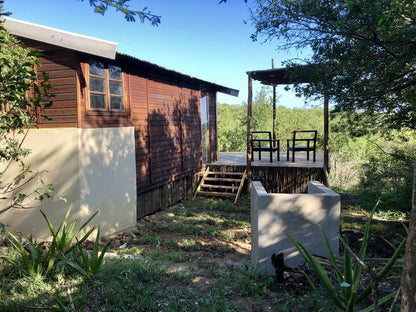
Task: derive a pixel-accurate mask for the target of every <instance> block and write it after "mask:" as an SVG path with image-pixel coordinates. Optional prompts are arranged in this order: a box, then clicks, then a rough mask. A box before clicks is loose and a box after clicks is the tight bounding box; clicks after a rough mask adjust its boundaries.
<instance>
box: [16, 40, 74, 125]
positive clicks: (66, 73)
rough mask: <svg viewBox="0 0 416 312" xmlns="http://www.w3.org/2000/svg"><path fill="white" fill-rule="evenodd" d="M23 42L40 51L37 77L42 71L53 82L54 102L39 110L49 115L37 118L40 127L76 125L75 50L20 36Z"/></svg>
mask: <svg viewBox="0 0 416 312" xmlns="http://www.w3.org/2000/svg"><path fill="white" fill-rule="evenodd" d="M20 39H21V40H22V42H23V43H24V44H25V45H26V46H27V47H28V48H31V49H37V50H38V51H39V52H41V53H42V56H40V57H39V58H38V59H39V61H40V63H41V66H38V67H37V68H36V71H37V75H38V79H39V80H41V79H42V73H43V72H47V73H48V74H49V83H50V84H51V85H52V89H51V90H50V93H53V94H54V95H55V97H54V98H53V105H52V107H50V108H47V109H45V111H44V112H43V113H42V114H43V115H46V116H48V117H49V118H51V120H48V119H46V118H39V119H38V127H39V128H65V127H76V126H77V92H76V90H77V80H76V67H77V54H76V52H75V51H72V50H69V49H65V48H61V47H57V46H53V45H50V44H45V43H42V42H38V41H34V40H29V39H22V38H20Z"/></svg>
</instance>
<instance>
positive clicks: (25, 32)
mask: <svg viewBox="0 0 416 312" xmlns="http://www.w3.org/2000/svg"><path fill="white" fill-rule="evenodd" d="M4 27H5V28H6V29H7V30H8V31H9V32H10V33H11V34H13V35H15V36H19V37H24V38H28V39H32V40H37V41H41V42H46V43H50V44H53V45H56V46H60V47H64V48H68V49H71V50H76V51H80V52H85V53H88V54H92V55H97V56H101V57H105V58H108V59H112V60H114V59H115V57H116V48H117V43H115V42H112V41H106V40H101V39H97V38H93V37H88V36H83V35H79V34H75V33H71V32H68V31H64V30H59V29H56V28H51V27H46V26H42V25H38V24H33V23H29V22H24V21H20V20H16V19H13V18H10V17H4Z"/></svg>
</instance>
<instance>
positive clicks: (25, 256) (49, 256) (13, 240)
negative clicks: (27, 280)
mask: <svg viewBox="0 0 416 312" xmlns="http://www.w3.org/2000/svg"><path fill="white" fill-rule="evenodd" d="M70 212H71V207H70V208H69V209H68V211H67V213H66V215H65V218H64V220H63V221H62V223H61V224H60V225H59V227H58V229H57V230H55V229H54V227H53V226H52V224H51V222H50V220H49V218H48V217H47V216H46V215H45V213H44V212H43V211H41V213H42V215H43V217H44V218H45V220H46V222H47V224H48V227H49V230H50V232H51V234H52V241H51V242H50V243H47V242H40V243H38V244H34V243H33V242H32V241H31V240H26V239H23V238H22V240H21V241H20V240H19V239H18V238H17V237H16V236H15V235H13V234H12V233H9V235H10V239H9V241H10V244H11V245H12V247H13V248H14V250H15V251H17V254H18V259H17V260H16V259H15V257H13V256H3V257H2V259H4V260H6V261H7V262H9V263H10V264H12V265H14V266H15V267H17V268H18V269H20V268H22V270H23V273H24V274H26V275H29V276H36V275H39V276H46V275H48V273H49V272H50V271H51V269H52V268H53V266H54V264H56V261H62V260H63V261H64V262H65V263H67V264H69V265H71V266H72V267H75V265H73V262H70V261H68V259H67V258H66V257H65V255H68V254H69V253H70V252H71V251H73V250H74V248H77V250H78V251H79V252H80V254H79V255H77V254H74V255H73V256H74V257H81V259H82V261H83V262H84V265H85V270H84V271H85V274H84V275H85V276H86V277H91V276H92V275H94V274H95V273H96V272H97V271H98V270H99V268H100V267H101V264H102V261H103V259H102V257H103V256H104V253H105V251H106V250H107V248H108V246H106V247H105V248H104V249H103V251H102V252H101V256H100V257H98V251H99V233H100V232H99V230H98V233H97V236H96V240H95V245H94V249H93V251H92V256H91V257H88V256H87V255H86V251H85V250H84V249H83V247H82V243H83V242H84V241H85V240H86V239H87V238H88V237H89V236H90V234H91V232H92V231H93V230H94V228H93V227H92V228H91V229H90V230H88V231H87V233H86V234H85V235H84V236H82V238H81V239H80V240H78V238H77V236H78V235H79V233H80V231H82V229H84V228H85V227H86V226H87V225H88V224H89V222H90V221H91V219H92V218H93V217H94V216H95V215H96V213H95V214H93V215H92V216H91V217H90V218H89V219H88V220H87V221H86V222H85V223H84V224H83V225H82V226H81V227H80V228H78V229H77V230H75V231H74V229H75V226H76V223H77V220H78V217H79V213H78V214H77V215H76V217H75V219H74V220H73V221H72V223H71V224H70V225H69V226H68V217H69V214H70ZM74 239H76V243H73V241H74Z"/></svg>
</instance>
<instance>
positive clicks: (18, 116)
mask: <svg viewBox="0 0 416 312" xmlns="http://www.w3.org/2000/svg"><path fill="white" fill-rule="evenodd" d="M0 9H1V8H0ZM0 14H1V11H0ZM37 56H39V53H38V52H37V51H35V50H29V49H27V48H25V47H23V45H22V44H21V43H20V42H19V41H18V40H17V39H16V38H15V37H13V36H12V35H10V34H9V33H8V32H7V31H6V30H5V29H4V27H3V26H2V25H1V24H0V168H1V169H0V200H1V202H2V205H1V208H0V214H2V213H4V212H6V211H8V210H9V209H11V208H13V207H17V208H25V207H27V202H28V201H29V200H31V199H36V200H43V199H45V198H49V197H51V194H52V192H53V187H52V186H51V185H50V184H45V183H44V182H43V181H42V180H41V179H40V182H41V183H42V187H40V188H35V189H34V190H33V191H31V193H29V194H27V193H24V192H23V191H22V188H23V186H25V185H27V184H28V183H30V181H32V180H33V179H35V178H38V177H39V173H33V172H32V171H31V169H30V166H28V165H27V164H25V162H24V157H25V156H27V155H28V154H29V153H30V151H29V150H28V149H25V148H24V147H23V141H24V138H25V137H26V135H27V133H28V131H29V129H31V128H33V126H34V123H35V121H36V119H37V118H40V117H46V116H43V115H42V112H43V110H44V109H45V108H48V107H50V106H51V105H52V102H51V100H50V99H51V98H52V97H53V95H52V94H50V93H49V90H50V88H51V86H50V85H49V83H48V79H49V77H48V75H47V74H46V73H43V74H42V75H41V74H40V73H39V74H37V73H36V70H35V68H36V67H37V66H38V65H39V62H38V60H37V58H36V57H37ZM15 164H17V165H18V166H19V168H20V173H19V174H18V175H17V176H15V177H14V178H12V179H6V178H5V177H6V175H7V173H8V172H9V170H11V167H13V165H15ZM3 203H4V204H3Z"/></svg>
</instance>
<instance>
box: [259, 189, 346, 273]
mask: <svg viewBox="0 0 416 312" xmlns="http://www.w3.org/2000/svg"><path fill="white" fill-rule="evenodd" d="M340 212H341V197H340V195H339V194H337V193H336V192H334V191H332V190H331V189H329V188H328V187H326V186H324V185H323V184H321V183H319V182H316V181H310V182H308V193H307V194H274V193H267V192H266V191H265V189H264V187H263V185H262V184H261V182H259V181H253V183H252V191H251V262H252V263H258V264H260V266H262V267H264V268H265V269H266V270H267V271H268V272H269V273H270V274H274V268H273V266H272V264H271V256H272V254H274V253H276V254H277V253H281V252H283V253H284V256H285V262H286V263H287V264H288V265H289V266H298V265H299V264H301V263H302V262H303V258H302V256H301V255H300V254H299V252H298V251H297V249H296V248H295V247H294V245H293V244H292V242H291V241H290V240H289V238H288V237H287V235H286V233H290V234H291V235H292V236H293V237H294V238H295V239H296V240H297V241H299V242H300V243H302V244H303V245H304V246H305V247H306V248H307V249H308V250H309V252H311V253H312V254H315V255H320V256H327V250H326V248H325V245H324V240H323V236H322V233H321V231H320V229H319V228H318V226H317V225H316V224H320V225H321V226H322V228H323V229H324V230H325V232H326V234H327V236H328V239H329V243H330V246H331V249H332V251H333V252H334V253H335V254H338V249H339V218H340Z"/></svg>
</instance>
